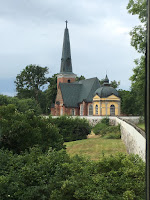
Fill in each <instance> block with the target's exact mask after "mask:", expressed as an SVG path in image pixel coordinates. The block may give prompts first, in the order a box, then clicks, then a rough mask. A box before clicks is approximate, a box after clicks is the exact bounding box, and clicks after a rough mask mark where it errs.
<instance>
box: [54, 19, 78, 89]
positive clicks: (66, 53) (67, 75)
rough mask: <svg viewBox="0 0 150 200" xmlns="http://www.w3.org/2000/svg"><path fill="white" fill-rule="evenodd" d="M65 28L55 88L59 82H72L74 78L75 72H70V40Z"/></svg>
mask: <svg viewBox="0 0 150 200" xmlns="http://www.w3.org/2000/svg"><path fill="white" fill-rule="evenodd" d="M67 23H68V22H67V21H66V28H65V32H64V41H63V49H62V58H61V67H60V72H59V73H58V74H57V88H58V87H59V83H73V82H75V80H76V76H77V75H76V74H74V73H73V72H72V63H71V50H70V40H69V31H68V28H67Z"/></svg>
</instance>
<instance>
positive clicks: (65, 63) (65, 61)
mask: <svg viewBox="0 0 150 200" xmlns="http://www.w3.org/2000/svg"><path fill="white" fill-rule="evenodd" d="M60 73H72V63H71V50H70V40H69V30H68V28H67V23H66V28H65V31H64V41H63V48H62V58H61V68H60Z"/></svg>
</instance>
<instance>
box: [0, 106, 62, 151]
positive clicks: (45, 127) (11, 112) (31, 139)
mask: <svg viewBox="0 0 150 200" xmlns="http://www.w3.org/2000/svg"><path fill="white" fill-rule="evenodd" d="M0 134H1V135H0V136H1V137H0V147H1V148H2V147H3V148H8V149H9V150H12V151H13V152H14V153H20V152H21V151H25V150H27V149H29V148H30V147H33V146H35V145H39V146H40V147H41V148H42V150H43V151H44V152H45V151H47V150H48V149H49V147H52V148H53V149H56V150H60V149H62V148H64V146H63V143H64V141H63V137H62V136H61V135H60V134H59V129H58V128H57V127H56V126H54V125H53V124H51V123H50V120H49V119H46V118H42V117H40V116H36V115H35V114H34V112H33V111H27V112H25V113H22V112H18V111H17V110H16V107H15V106H14V105H11V104H9V105H8V106H1V107H0Z"/></svg>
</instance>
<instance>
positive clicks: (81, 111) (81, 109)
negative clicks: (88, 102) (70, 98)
mask: <svg viewBox="0 0 150 200" xmlns="http://www.w3.org/2000/svg"><path fill="white" fill-rule="evenodd" d="M80 115H83V105H82V104H81V105H80Z"/></svg>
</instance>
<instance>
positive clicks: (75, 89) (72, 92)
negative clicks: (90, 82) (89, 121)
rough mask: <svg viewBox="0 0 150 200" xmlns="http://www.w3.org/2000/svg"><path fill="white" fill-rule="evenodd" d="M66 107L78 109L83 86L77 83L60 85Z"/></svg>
mask: <svg viewBox="0 0 150 200" xmlns="http://www.w3.org/2000/svg"><path fill="white" fill-rule="evenodd" d="M59 85H60V89H61V93H62V97H63V101H64V105H65V106H66V107H74V108H77V107H78V103H79V95H80V91H81V87H82V84H76V83H59Z"/></svg>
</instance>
